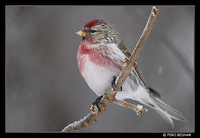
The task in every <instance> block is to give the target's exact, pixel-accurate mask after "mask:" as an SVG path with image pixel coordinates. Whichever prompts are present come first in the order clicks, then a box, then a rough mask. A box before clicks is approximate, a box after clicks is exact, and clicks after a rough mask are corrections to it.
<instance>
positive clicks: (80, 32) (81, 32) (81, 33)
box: [76, 30, 86, 37]
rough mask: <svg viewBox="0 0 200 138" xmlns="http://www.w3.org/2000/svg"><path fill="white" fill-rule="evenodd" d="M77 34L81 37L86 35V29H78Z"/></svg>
mask: <svg viewBox="0 0 200 138" xmlns="http://www.w3.org/2000/svg"><path fill="white" fill-rule="evenodd" d="M76 34H77V35H80V36H81V37H86V32H84V31H82V30H81V31H78V32H76Z"/></svg>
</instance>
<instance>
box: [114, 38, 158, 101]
mask: <svg viewBox="0 0 200 138" xmlns="http://www.w3.org/2000/svg"><path fill="white" fill-rule="evenodd" d="M118 48H119V49H120V50H121V51H122V53H123V54H124V55H125V56H126V57H127V58H129V57H130V56H131V52H130V50H129V49H128V48H127V46H126V45H125V43H124V41H123V40H122V41H121V42H120V44H119V45H118ZM135 63H136V62H135ZM133 72H134V74H135V75H136V76H138V77H139V79H140V80H141V85H142V86H143V87H144V88H146V89H147V91H148V92H149V93H151V94H152V95H154V96H155V97H160V94H159V93H158V92H156V91H155V90H153V89H152V88H150V87H148V85H147V83H146V81H145V79H144V77H143V74H142V72H141V70H140V68H139V66H136V67H135V69H134V70H133Z"/></svg>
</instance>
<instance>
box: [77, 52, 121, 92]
mask: <svg viewBox="0 0 200 138" xmlns="http://www.w3.org/2000/svg"><path fill="white" fill-rule="evenodd" d="M85 56H86V57H85V65H84V70H83V71H82V73H81V74H82V76H83V78H84V79H85V81H86V82H87V84H88V86H89V87H90V88H91V89H92V90H93V91H94V92H95V93H96V94H97V95H98V96H100V95H103V94H104V93H105V92H106V91H107V90H110V89H111V82H112V80H113V76H118V75H119V73H120V71H117V72H115V73H114V72H113V71H110V70H108V69H107V68H104V67H101V66H97V65H95V64H94V63H92V62H91V61H89V60H90V59H89V57H88V56H87V55H85Z"/></svg>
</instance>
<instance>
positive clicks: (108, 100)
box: [62, 6, 161, 132]
mask: <svg viewBox="0 0 200 138" xmlns="http://www.w3.org/2000/svg"><path fill="white" fill-rule="evenodd" d="M160 8H161V7H160V6H153V7H152V10H151V13H150V16H149V19H148V21H147V24H146V26H145V28H144V30H143V33H142V35H141V37H140V39H139V40H138V42H137V44H136V47H135V49H134V50H133V52H132V54H131V56H130V58H129V59H127V60H126V62H125V64H124V66H123V69H122V71H121V74H120V75H119V76H118V78H117V79H116V84H115V87H114V88H112V89H111V90H110V91H107V92H106V93H105V94H104V95H103V97H102V99H101V104H99V108H100V109H101V112H100V111H99V110H98V109H97V108H96V107H95V106H91V113H89V114H88V115H87V116H86V117H84V118H83V119H81V120H79V121H75V122H74V123H72V124H69V125H68V126H66V127H65V128H64V129H63V130H62V132H76V131H80V130H82V129H84V128H87V127H88V126H90V125H91V124H93V123H95V122H96V118H97V117H98V116H99V115H100V114H101V113H102V112H103V111H104V110H105V109H106V107H107V106H108V105H109V104H117V105H120V106H123V107H127V108H130V109H132V110H134V111H136V112H137V114H138V115H142V112H147V109H145V108H143V107H142V106H140V105H137V106H136V105H133V104H130V103H127V102H125V101H119V100H117V99H115V96H116V94H117V91H118V90H119V89H120V88H121V86H122V85H123V83H124V81H125V80H126V78H127V77H128V76H129V74H130V73H131V71H132V70H133V67H134V66H135V61H136V60H137V59H138V57H139V55H140V53H141V52H142V49H143V47H144V44H145V42H146V41H147V38H148V36H149V34H150V32H151V30H152V27H153V25H154V23H155V21H156V18H157V16H158V13H159V12H160Z"/></svg>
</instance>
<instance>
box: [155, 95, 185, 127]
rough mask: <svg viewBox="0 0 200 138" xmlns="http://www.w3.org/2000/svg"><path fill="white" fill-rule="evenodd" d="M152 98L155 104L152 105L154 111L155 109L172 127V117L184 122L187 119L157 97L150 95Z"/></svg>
mask: <svg viewBox="0 0 200 138" xmlns="http://www.w3.org/2000/svg"><path fill="white" fill-rule="evenodd" d="M152 99H153V101H154V102H155V104H156V105H157V106H155V107H153V108H154V109H155V111H157V112H158V113H159V114H160V115H161V116H162V117H163V118H164V119H165V120H166V121H167V122H168V123H169V124H170V125H171V126H172V127H174V123H173V121H172V119H175V120H179V121H184V122H186V121H187V119H186V118H185V117H184V116H183V115H182V114H181V113H180V112H179V111H177V110H176V109H174V108H172V107H171V106H169V105H167V104H166V103H164V102H163V101H161V100H160V99H158V98H157V97H152Z"/></svg>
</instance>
